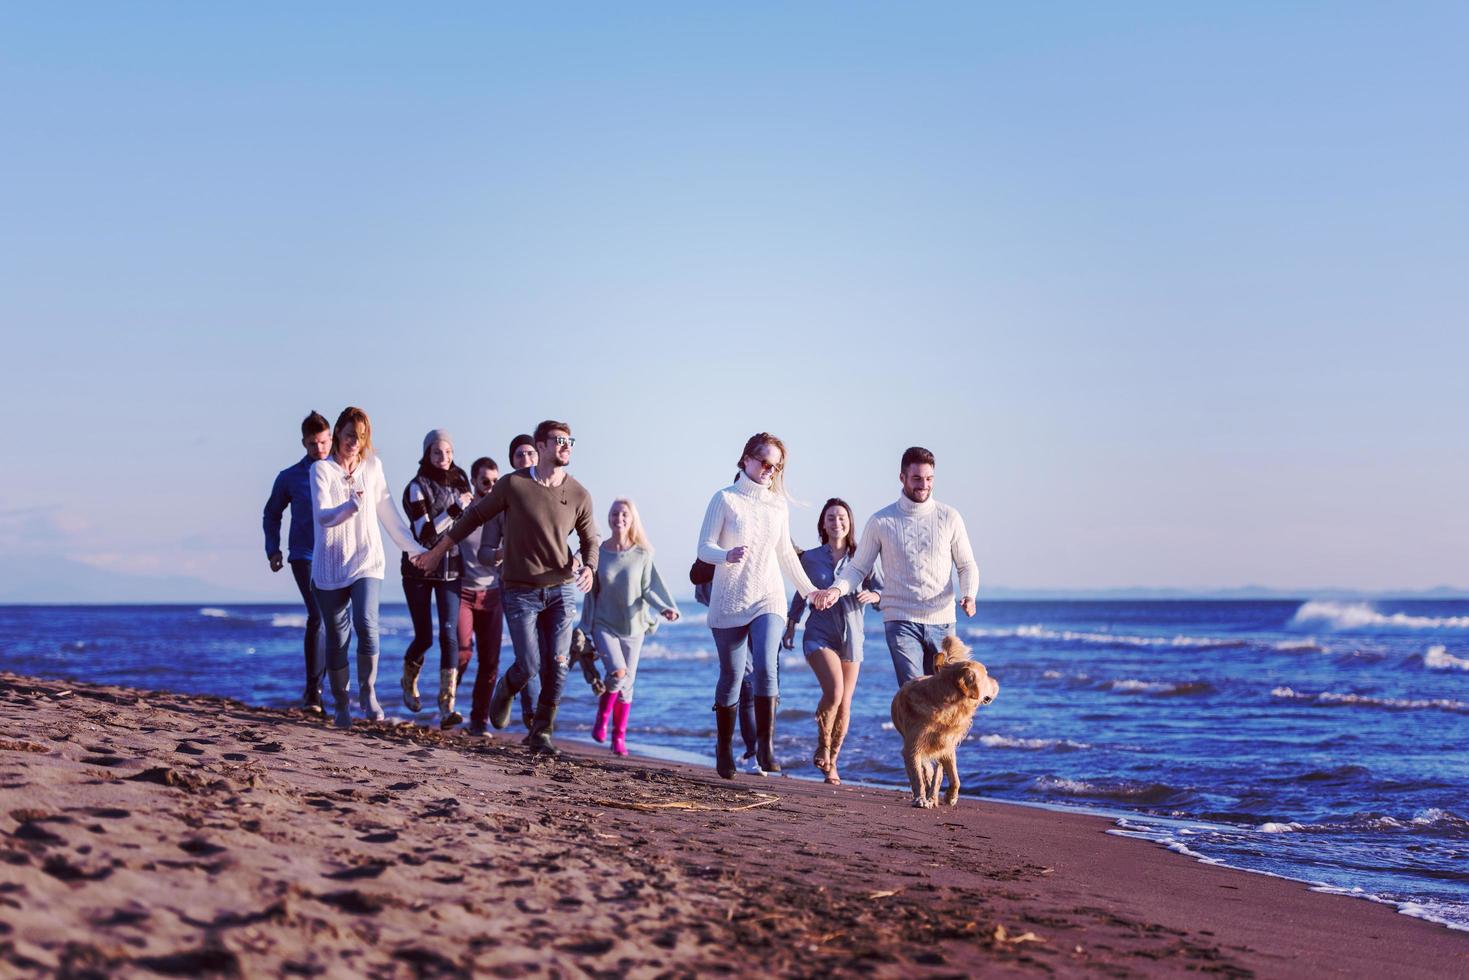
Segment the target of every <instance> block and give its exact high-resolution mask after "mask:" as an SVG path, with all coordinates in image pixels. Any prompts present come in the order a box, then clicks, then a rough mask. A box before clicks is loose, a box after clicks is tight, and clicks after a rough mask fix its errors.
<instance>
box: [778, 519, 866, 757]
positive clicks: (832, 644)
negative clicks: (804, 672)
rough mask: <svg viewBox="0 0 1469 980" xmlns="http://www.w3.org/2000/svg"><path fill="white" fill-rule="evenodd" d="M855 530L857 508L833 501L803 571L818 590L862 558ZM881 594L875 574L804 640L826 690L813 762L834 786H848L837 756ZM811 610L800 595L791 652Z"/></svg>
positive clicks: (821, 614)
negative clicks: (868, 614)
mask: <svg viewBox="0 0 1469 980" xmlns="http://www.w3.org/2000/svg"><path fill="white" fill-rule="evenodd" d="M854 526H855V525H854V523H853V521H852V508H851V507H850V506H848V504H847V502H846V501H845V500H842V499H841V498H840V497H833V498H831V499H830V500H828V501H827V502H826V503H825V504H823V505H822V508H821V517H820V519H819V520H818V521H817V522H816V533H817V535H818V536H819V537H820V538H821V547H819V548H812V549H811V550H809V551H804V552H802V553H801V567H802V568H804V569H805V570H806V574H807V575H808V576H810V578H811V582H812V584H814V585H815V586H816V587H817V588H818V589H825V588H829V587H830V586H831V584H832V582H833V581H835V580H836V577H837V575H839V574H841V571H842V569H844V568H846V565H847V562H849V561H851V559H852V555H853V554H855V553H856V551H857V537H856V534H855V533H854V532H853V530H852V529H853V527H854ZM881 589H882V578H881V576H880V575H879V573H878V570H877V569H876V568H874V569H873V570H872V574H871V575H869V576H867V578H866V580H864V581H863V583H862V590H861V591H860V592H857V593H856V594H855V595H847V596H843V597H842V599H841V601H839V602H838V603H837V604H836V605H834V606H832V607H831V608H829V609H823V610H818V609H815V608H813V609H812V610H811V615H810V616H808V617H807V619H806V632H805V634H804V635H803V636H802V638H801V649H802V652H804V653H805V654H806V662H807V663H808V664H810V665H811V670H812V671H813V672H814V673H815V674H816V680H817V681H818V682H819V683H820V684H821V701H820V702H819V703H818V704H817V706H816V753H815V755H813V756H812V757H811V762H812V763H813V764H814V765H815V766H816V768H817V769H820V770H821V771H822V772H823V773H825V775H826V781H827V782H828V783H831V784H833V785H837V784H840V783H841V781H842V778H841V776H839V775H838V774H837V755H838V754H839V753H840V752H841V750H842V742H843V740H845V739H846V737H847V725H848V722H849V721H850V719H851V716H852V695H853V694H855V693H856V691H857V675H858V674H859V673H860V672H861V670H862V610H863V608H864V607H866V606H868V605H874V604H876V603H877V602H879V601H881V599H882V596H881V595H880V590H881ZM805 610H806V600H804V599H802V598H801V596H800V594H799V593H798V594H797V595H796V596H795V597H794V598H792V599H791V609H790V613H789V615H788V616H787V617H786V631H785V636H784V637H783V638H782V641H781V642H782V645H783V646H784V647H785V648H786V649H787V650H789V649H791V648H793V647H794V646H795V644H796V626H797V625H799V624H800V622H801V614H802V613H803V612H805Z"/></svg>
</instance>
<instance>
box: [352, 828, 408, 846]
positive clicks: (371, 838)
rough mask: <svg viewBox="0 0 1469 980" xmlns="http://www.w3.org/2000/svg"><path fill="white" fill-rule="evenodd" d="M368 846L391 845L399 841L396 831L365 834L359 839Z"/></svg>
mask: <svg viewBox="0 0 1469 980" xmlns="http://www.w3.org/2000/svg"><path fill="white" fill-rule="evenodd" d="M357 839H358V840H360V841H362V842H363V843H366V844H391V843H392V842H393V841H395V840H397V839H398V832H397V831H396V830H380V831H378V832H377V833H372V834H364V835H362V836H361V837H359V838H357Z"/></svg>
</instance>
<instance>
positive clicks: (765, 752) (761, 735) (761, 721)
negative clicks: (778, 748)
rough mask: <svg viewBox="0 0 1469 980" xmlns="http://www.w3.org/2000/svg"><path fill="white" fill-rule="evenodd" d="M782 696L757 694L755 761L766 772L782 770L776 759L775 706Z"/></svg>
mask: <svg viewBox="0 0 1469 980" xmlns="http://www.w3.org/2000/svg"><path fill="white" fill-rule="evenodd" d="M778 704H780V698H778V697H771V698H764V697H760V696H759V695H756V696H755V761H756V762H758V763H759V764H760V768H761V769H763V770H765V771H766V772H780V763H779V762H776V761H775V706H776V705H778Z"/></svg>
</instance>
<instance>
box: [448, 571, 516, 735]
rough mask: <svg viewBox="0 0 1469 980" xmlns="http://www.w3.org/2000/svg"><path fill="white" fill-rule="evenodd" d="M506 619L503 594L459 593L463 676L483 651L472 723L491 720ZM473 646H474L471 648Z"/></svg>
mask: <svg viewBox="0 0 1469 980" xmlns="http://www.w3.org/2000/svg"><path fill="white" fill-rule="evenodd" d="M504 625H505V617H504V616H503V615H501V613H500V590H499V588H498V587H496V588H491V589H461V590H460V591H459V676H460V677H461V678H462V677H463V676H464V670H465V668H467V667H468V666H469V658H470V652H471V650H476V649H477V650H478V651H479V669H478V670H477V671H475V675H474V704H473V707H472V708H471V709H470V713H469V720H470V721H471V722H480V723H481V724H483V723H487V722H488V721H489V720H490V694H491V693H493V691H494V690H495V681H497V680H499V678H500V635H501V630H502V629H503V628H504ZM471 644H472V645H471Z"/></svg>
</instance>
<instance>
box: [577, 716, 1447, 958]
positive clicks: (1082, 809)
mask: <svg viewBox="0 0 1469 980" xmlns="http://www.w3.org/2000/svg"><path fill="white" fill-rule="evenodd" d="M558 739H559V740H560V741H561V742H570V743H572V744H575V745H577V746H579V747H581V748H583V749H587V750H596V751H601V752H606V751H607V750H606V747H605V746H602V745H600V744H599V743H597V742H595V741H593V740H592V739H590V738H584V737H583V736H582V734H581V733H580V732H578V733H576V734H574V735H565V736H558ZM646 744H647V743H641V745H646ZM639 747H641V746H638V747H631V748H630V751H632V756H633V757H634V758H642V759H648V760H650V761H658V762H669V763H674V764H679V765H691V766H702V767H704V768H707V769H709V770H711V771H712V770H713V768H714V759H713V757H712V756H711V757H708V758H707V759H705V758H703V757H697V758H698V760H699V761H694V757H695V756H696V754H695V753H690V752H684V751H682V750H680V749H671V748H669V747H667V746H661V745H654V746H652V747H651V751H635V750H634V749H636V748H639ZM683 756H688V757H690V758H681V757H683ZM784 778H788V779H797V780H800V781H802V782H806V783H810V784H812V785H818V786H819V785H823V782H822V781H821V780H818V779H816V778H815V777H813V776H810V775H808V774H806V773H789V772H788V773H785V774H784ZM842 783H843V785H844V786H850V787H860V788H863V789H871V790H878V791H886V792H894V793H898V794H900V795H901V794H904V793H909V792H910V790H909V788H908V787H907V786H900V785H898V784H897V783H884V782H879V781H875V780H867V779H861V778H852V779H843V780H842ZM960 798H961V800H972V801H974V802H976V803H985V804H990V805H994V806H1018V807H1026V808H1029V809H1034V810H1042V811H1046V812H1049V813H1062V814H1078V815H1081V816H1087V817H1096V818H1098V819H1102V820H1108V821H1111V822H1112V823H1113V826H1112V827H1111V828H1110V829H1108V830H1107V833H1108V834H1112V835H1114V836H1117V837H1122V838H1126V839H1130V840H1137V841H1142V842H1144V843H1146V844H1150V845H1152V846H1154V847H1159V848H1162V849H1163V850H1166V851H1169V852H1170V853H1173V854H1176V855H1178V856H1179V857H1180V858H1182V859H1184V860H1188V861H1193V862H1195V863H1197V864H1202V865H1206V866H1208V867H1216V868H1227V869H1229V870H1230V871H1239V872H1242V873H1244V874H1252V875H1263V876H1265V877H1267V878H1276V879H1279V880H1280V881H1289V882H1293V883H1295V884H1298V885H1301V886H1302V887H1304V888H1305V889H1307V890H1308V891H1313V892H1319V893H1321V894H1323V895H1337V896H1340V897H1342V898H1351V899H1355V900H1357V901H1363V902H1370V903H1371V904H1373V905H1381V906H1383V907H1385V908H1390V909H1393V910H1394V911H1395V912H1397V914H1399V915H1404V916H1407V917H1408V918H1410V919H1418V920H1420V921H1423V922H1428V923H1431V924H1433V925H1436V926H1441V927H1443V928H1445V929H1448V930H1449V931H1451V932H1463V933H1469V925H1464V924H1461V923H1457V922H1451V921H1449V920H1447V919H1444V918H1441V917H1437V916H1435V915H1433V914H1432V913H1431V912H1429V911H1428V910H1426V909H1424V908H1422V907H1421V906H1418V905H1416V904H1415V903H1414V902H1411V901H1398V900H1397V899H1391V898H1383V897H1381V896H1379V895H1373V894H1371V893H1369V892H1365V891H1361V890H1358V891H1356V892H1353V891H1350V890H1348V889H1346V888H1344V887H1342V886H1340V885H1333V884H1331V883H1330V882H1325V881H1314V880H1311V879H1307V878H1296V877H1292V876H1291V875H1285V874H1280V873H1278V872H1275V871H1266V870H1264V869H1262V868H1249V867H1244V866H1242V865H1238V864H1231V863H1230V862H1229V861H1228V860H1226V859H1224V858H1215V857H1210V856H1209V855H1206V854H1201V853H1199V852H1197V851H1194V850H1191V849H1189V848H1188V847H1187V846H1186V845H1184V844H1183V843H1182V842H1180V841H1172V840H1170V839H1166V838H1160V837H1159V836H1158V835H1156V834H1154V833H1153V832H1151V831H1149V830H1147V829H1144V828H1134V827H1128V826H1126V824H1127V823H1128V821H1138V822H1146V823H1162V824H1177V825H1179V826H1180V827H1181V826H1185V825H1189V824H1193V825H1208V826H1220V827H1223V826H1224V825H1222V824H1220V825H1215V824H1211V822H1210V821H1208V820H1196V819H1190V818H1185V817H1161V816H1156V815H1153V814H1142V813H1134V812H1131V811H1128V810H1109V809H1107V808H1106V807H1097V806H1087V805H1084V804H1066V803H1049V802H1044V801H1041V800H1007V799H1004V798H1002V797H998V796H981V795H978V794H966V793H965V792H964V791H963V790H962V789H961V791H960ZM1226 829H1231V830H1232V829H1235V828H1226Z"/></svg>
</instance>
